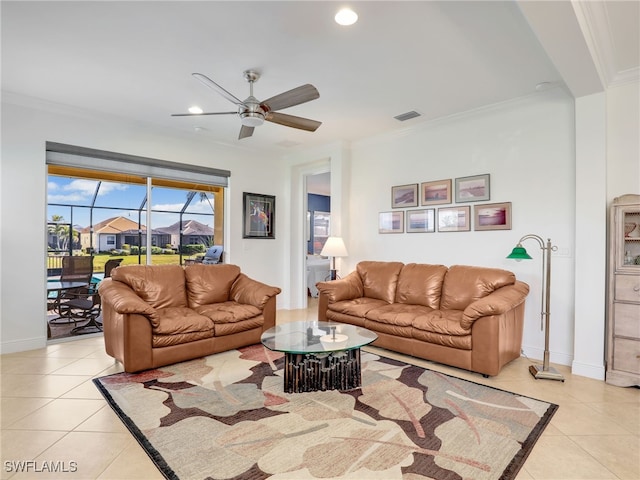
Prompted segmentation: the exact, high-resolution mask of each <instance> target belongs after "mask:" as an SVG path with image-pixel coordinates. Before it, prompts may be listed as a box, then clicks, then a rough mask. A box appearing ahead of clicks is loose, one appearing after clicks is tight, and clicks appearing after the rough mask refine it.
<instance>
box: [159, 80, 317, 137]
mask: <svg viewBox="0 0 640 480" xmlns="http://www.w3.org/2000/svg"><path fill="white" fill-rule="evenodd" d="M243 73H244V78H245V79H246V80H247V81H248V82H249V96H248V97H247V99H246V100H244V101H242V100H240V99H238V98H236V97H235V96H234V95H233V94H231V93H229V92H228V91H226V90H225V89H224V88H222V87H221V86H220V85H218V84H217V83H216V82H214V81H213V80H211V79H210V78H209V77H207V76H206V75H203V74H202V73H192V75H193V76H194V77H195V79H196V80H199V81H200V82H202V83H203V84H204V85H206V86H207V87H209V88H211V89H213V90H215V91H216V92H218V93H219V94H220V95H222V96H223V97H224V98H226V99H227V100H229V101H230V102H231V103H233V104H235V105H236V106H237V107H238V110H237V111H235V112H203V113H174V114H172V115H171V116H172V117H193V116H198V115H238V116H239V117H240V123H242V127H241V128H240V135H239V136H238V140H241V139H243V138H246V137H250V136H251V135H253V130H254V129H255V127H258V126H260V125H262V124H263V123H264V122H265V120H266V121H267V122H272V123H278V124H280V125H284V126H285V127H292V128H298V129H300V130H307V131H309V132H315V131H316V130H317V129H318V127H319V126H320V125H322V122H318V121H316V120H310V119H308V118H302V117H296V116H294V115H287V114H286V113H280V112H278V110H283V109H285V108H289V107H293V106H294V105H300V104H301V103H306V102H309V101H311V100H315V99H316V98H319V97H320V93H319V92H318V90H317V89H316V87H314V86H313V85H310V84H306V85H302V86H300V87H297V88H294V89H293V90H289V91H287V92H284V93H281V94H279V95H276V96H274V97H271V98H269V99H267V100H264V101H262V102H261V101H259V100H258V99H257V98H256V97H254V96H253V84H254V83H255V82H257V81H258V79H259V78H260V73H259V72H256V71H255V70H246V71H245V72H243Z"/></svg>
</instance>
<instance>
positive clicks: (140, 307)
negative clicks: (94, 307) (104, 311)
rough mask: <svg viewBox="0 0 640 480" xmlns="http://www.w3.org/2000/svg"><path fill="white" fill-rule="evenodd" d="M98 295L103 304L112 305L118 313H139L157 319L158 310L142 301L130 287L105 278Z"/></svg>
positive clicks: (99, 286) (99, 287)
mask: <svg viewBox="0 0 640 480" xmlns="http://www.w3.org/2000/svg"><path fill="white" fill-rule="evenodd" d="M98 293H99V294H100V298H101V300H102V302H104V303H108V304H109V305H111V308H113V310H114V311H115V312H116V313H119V314H121V315H123V314H126V313H137V314H140V315H146V316H148V317H149V318H151V319H152V320H153V319H154V318H155V314H156V309H155V308H153V307H152V306H151V305H149V304H148V303H147V302H145V301H144V300H142V299H141V298H140V297H139V296H138V295H136V293H135V292H134V291H133V289H131V287H129V286H128V285H126V284H124V283H122V282H117V281H114V280H113V279H112V278H105V279H104V280H102V281H101V282H100V284H99V285H98Z"/></svg>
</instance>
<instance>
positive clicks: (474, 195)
mask: <svg viewBox="0 0 640 480" xmlns="http://www.w3.org/2000/svg"><path fill="white" fill-rule="evenodd" d="M490 198H491V195H490V186H489V174H488V173H487V174H485V175H475V176H473V177H460V178H456V202H480V201H484V200H489V199H490Z"/></svg>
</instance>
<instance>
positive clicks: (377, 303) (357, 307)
mask: <svg viewBox="0 0 640 480" xmlns="http://www.w3.org/2000/svg"><path fill="white" fill-rule="evenodd" d="M383 305H387V303H386V302H385V301H384V300H377V299H375V298H366V297H360V298H354V299H353V300H342V301H341V302H335V303H330V304H329V305H328V308H329V310H331V311H332V312H337V313H342V314H345V315H352V316H354V317H360V318H364V316H365V315H366V314H367V312H369V311H370V310H372V309H374V308H377V307H381V306H383Z"/></svg>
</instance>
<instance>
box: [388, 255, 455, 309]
mask: <svg viewBox="0 0 640 480" xmlns="http://www.w3.org/2000/svg"><path fill="white" fill-rule="evenodd" d="M446 273H447V267H445V266H444V265H427V264H422V263H408V264H406V265H405V266H404V267H402V270H400V275H399V277H398V286H397V287H396V302H397V303H409V304H412V305H424V306H425V307H429V308H433V309H437V308H438V307H439V306H440V295H441V294H442V282H443V281H444V276H445V274H446Z"/></svg>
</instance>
